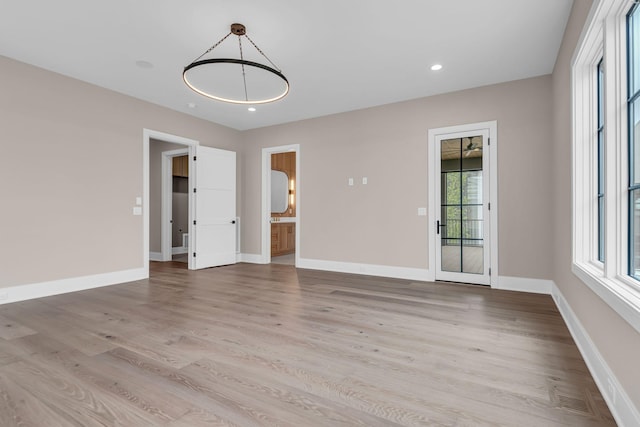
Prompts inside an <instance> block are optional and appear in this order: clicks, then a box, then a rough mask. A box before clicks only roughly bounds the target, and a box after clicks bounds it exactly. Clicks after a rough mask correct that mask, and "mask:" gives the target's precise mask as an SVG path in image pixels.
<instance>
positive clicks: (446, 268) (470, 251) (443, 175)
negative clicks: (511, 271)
mask: <svg viewBox="0 0 640 427" xmlns="http://www.w3.org/2000/svg"><path fill="white" fill-rule="evenodd" d="M488 142H489V130H488V129H480V130H474V131H467V132H458V133H454V134H442V135H438V136H437V137H436V139H435V144H436V149H435V152H436V153H437V154H436V155H437V156H438V157H437V158H436V165H435V167H436V168H435V169H436V171H435V184H436V185H435V192H436V224H435V227H436V233H435V236H436V265H435V267H436V268H435V270H436V271H435V274H436V280H446V281H454V282H463V283H477V284H484V285H488V284H490V279H491V278H490V267H491V244H490V242H491V234H490V228H491V221H490V214H491V212H490V204H489V200H490V194H489V191H490V186H489V167H490V163H489V160H490V156H489V149H488Z"/></svg>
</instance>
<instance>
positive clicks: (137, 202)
mask: <svg viewBox="0 0 640 427" xmlns="http://www.w3.org/2000/svg"><path fill="white" fill-rule="evenodd" d="M136 206H142V197H140V196H138V197H136Z"/></svg>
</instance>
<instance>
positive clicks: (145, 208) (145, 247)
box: [142, 128, 200, 277]
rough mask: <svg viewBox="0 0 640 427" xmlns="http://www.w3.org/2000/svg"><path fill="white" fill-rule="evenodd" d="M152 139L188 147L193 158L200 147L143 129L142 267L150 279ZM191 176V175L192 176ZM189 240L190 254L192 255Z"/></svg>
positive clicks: (190, 240)
mask: <svg viewBox="0 0 640 427" xmlns="http://www.w3.org/2000/svg"><path fill="white" fill-rule="evenodd" d="M152 139H156V140H158V141H163V142H171V143H173V144H180V145H186V146H187V147H188V150H189V157H193V151H194V147H195V146H197V145H200V142H199V141H196V140H194V139H189V138H184V137H182V136H177V135H172V134H169V133H164V132H159V131H155V130H152V129H146V128H145V129H142V214H143V215H142V265H143V268H144V271H145V277H149V169H150V168H149V145H150V143H151V140H152ZM190 175H191V174H190ZM191 184H192V182H191V177H189V188H191ZM191 198H192V195H191V192H189V235H190V236H193V229H192V224H193V218H192V212H191V211H192V209H191V206H192V200H191ZM192 240H193V239H191V238H190V239H189V253H192V250H191V242H192ZM188 258H189V265H188V268H189V269H191V268H192V260H191V257H188Z"/></svg>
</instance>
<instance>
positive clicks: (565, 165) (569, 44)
mask: <svg viewBox="0 0 640 427" xmlns="http://www.w3.org/2000/svg"><path fill="white" fill-rule="evenodd" d="M591 3H592V2H591V1H590V0H580V1H575V2H574V3H573V10H572V13H571V18H570V20H569V24H568V26H567V30H566V32H565V36H564V41H563V43H562V47H561V50H560V53H559V55H558V59H557V61H556V65H555V69H554V72H553V80H552V84H553V103H554V105H553V107H554V108H553V111H554V121H553V140H554V144H553V150H552V153H551V157H550V160H551V161H552V165H553V168H552V174H553V181H554V183H555V184H554V186H553V189H554V192H553V198H554V203H553V208H554V209H553V225H554V234H553V242H552V245H551V247H552V248H553V249H554V252H553V260H554V266H553V267H554V269H553V271H554V274H553V279H554V281H555V283H556V285H557V286H558V287H559V288H560V290H561V292H562V294H563V295H564V296H565V298H566V299H567V301H568V303H569V305H570V306H571V308H572V309H573V311H574V312H575V314H576V316H577V317H578V318H579V319H580V322H581V323H582V325H583V326H584V327H585V329H586V330H587V332H588V334H589V335H590V337H591V339H592V340H593V342H594V344H595V345H596V346H597V347H598V350H599V351H600V353H601V354H602V355H603V357H604V358H605V360H606V362H607V364H608V365H609V367H610V368H611V369H612V370H613V372H614V374H615V375H616V377H617V378H618V380H619V381H620V382H621V383H622V385H623V388H624V389H625V390H626V392H627V393H628V394H629V397H630V398H631V399H632V400H633V402H634V404H635V405H636V407H640V369H638V368H637V363H638V357H637V356H638V355H639V354H640V336H638V333H637V332H636V331H635V330H634V329H633V328H632V327H631V326H629V324H628V323H627V322H626V321H624V320H623V319H622V318H620V317H619V316H618V315H617V314H616V313H615V312H614V311H613V310H611V309H610V308H609V306H608V305H607V304H606V303H604V302H603V301H602V300H601V299H600V298H599V297H598V296H596V295H595V294H594V293H593V292H592V291H591V290H590V289H589V288H588V287H587V286H586V285H585V284H584V283H582V282H581V281H580V280H578V279H577V278H576V277H575V276H574V275H573V274H572V273H571V138H572V132H571V68H570V66H571V58H572V55H573V52H574V50H575V47H576V45H577V42H578V38H579V36H580V32H581V31H582V27H583V26H584V24H585V20H586V18H587V15H588V13H589V9H590V7H591Z"/></svg>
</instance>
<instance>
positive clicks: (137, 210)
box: [133, 206, 142, 215]
mask: <svg viewBox="0 0 640 427" xmlns="http://www.w3.org/2000/svg"><path fill="white" fill-rule="evenodd" d="M133 214H134V215H142V208H141V207H140V206H134V207H133Z"/></svg>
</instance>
